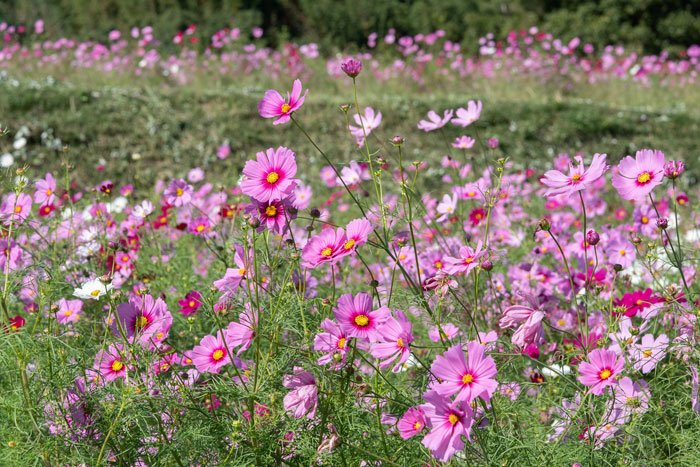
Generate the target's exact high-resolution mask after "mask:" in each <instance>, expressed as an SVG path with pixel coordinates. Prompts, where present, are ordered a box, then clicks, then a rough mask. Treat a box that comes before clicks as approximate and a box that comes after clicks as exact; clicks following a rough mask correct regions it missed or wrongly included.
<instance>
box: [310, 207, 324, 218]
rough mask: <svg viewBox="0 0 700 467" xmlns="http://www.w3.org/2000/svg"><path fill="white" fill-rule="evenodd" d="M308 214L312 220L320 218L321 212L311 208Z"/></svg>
mask: <svg viewBox="0 0 700 467" xmlns="http://www.w3.org/2000/svg"><path fill="white" fill-rule="evenodd" d="M309 214H311V217H313V218H314V219H318V218H319V217H321V211H319V210H318V209H317V208H313V209H312V210H311V212H310V213H309Z"/></svg>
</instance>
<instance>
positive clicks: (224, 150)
mask: <svg viewBox="0 0 700 467" xmlns="http://www.w3.org/2000/svg"><path fill="white" fill-rule="evenodd" d="M229 154H231V147H230V146H229V145H228V144H222V145H221V146H219V148H218V149H217V150H216V157H218V158H219V159H221V160H224V159H226V158H227V157H228V155H229Z"/></svg>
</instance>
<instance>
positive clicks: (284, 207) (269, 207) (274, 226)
mask: <svg viewBox="0 0 700 467" xmlns="http://www.w3.org/2000/svg"><path fill="white" fill-rule="evenodd" d="M290 206H292V197H291V196H290V197H287V198H284V199H283V200H281V201H280V200H270V201H258V200H257V199H255V198H250V204H249V205H248V206H246V208H245V213H246V214H252V213H255V214H256V217H257V218H258V219H259V220H260V227H258V231H259V232H262V231H263V230H265V229H267V230H269V231H271V232H274V233H276V234H279V235H281V234H282V233H283V232H284V231H285V230H287V220H290V221H291V220H292V219H295V218H296V214H290V213H289V211H288V210H289V207H290Z"/></svg>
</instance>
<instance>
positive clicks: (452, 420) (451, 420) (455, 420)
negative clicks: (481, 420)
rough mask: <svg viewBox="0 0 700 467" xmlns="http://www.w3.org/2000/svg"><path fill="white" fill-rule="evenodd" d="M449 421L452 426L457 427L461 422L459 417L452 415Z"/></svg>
mask: <svg viewBox="0 0 700 467" xmlns="http://www.w3.org/2000/svg"><path fill="white" fill-rule="evenodd" d="M449 420H450V423H451V424H453V425H456V424H457V422H458V421H459V417H458V416H457V415H455V414H453V413H451V414H450V418H449Z"/></svg>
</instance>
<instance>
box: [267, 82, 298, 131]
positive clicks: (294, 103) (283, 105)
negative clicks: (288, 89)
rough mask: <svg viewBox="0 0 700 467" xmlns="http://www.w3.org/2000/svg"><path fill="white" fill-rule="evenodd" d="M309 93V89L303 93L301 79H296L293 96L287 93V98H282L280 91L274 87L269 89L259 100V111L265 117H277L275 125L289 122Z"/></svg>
mask: <svg viewBox="0 0 700 467" xmlns="http://www.w3.org/2000/svg"><path fill="white" fill-rule="evenodd" d="M308 93H309V90H308V89H307V90H306V92H305V93H304V95H303V96H302V95H301V81H299V80H298V79H295V80H294V85H293V86H292V94H291V96H290V95H289V93H287V99H286V100H285V99H284V98H282V96H281V95H280V93H279V92H277V91H275V90H274V89H269V90H268V91H267V92H266V93H265V97H263V98H262V100H261V101H260V102H258V113H259V114H260V116H261V117H263V118H276V120H275V121H274V122H272V124H273V125H279V124H280V123H287V122H288V121H289V119H290V115H291V114H292V112H294V111H296V110H298V109H299V108H300V107H301V106H302V105H303V104H304V100H305V99H306V95H307V94H308Z"/></svg>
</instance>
